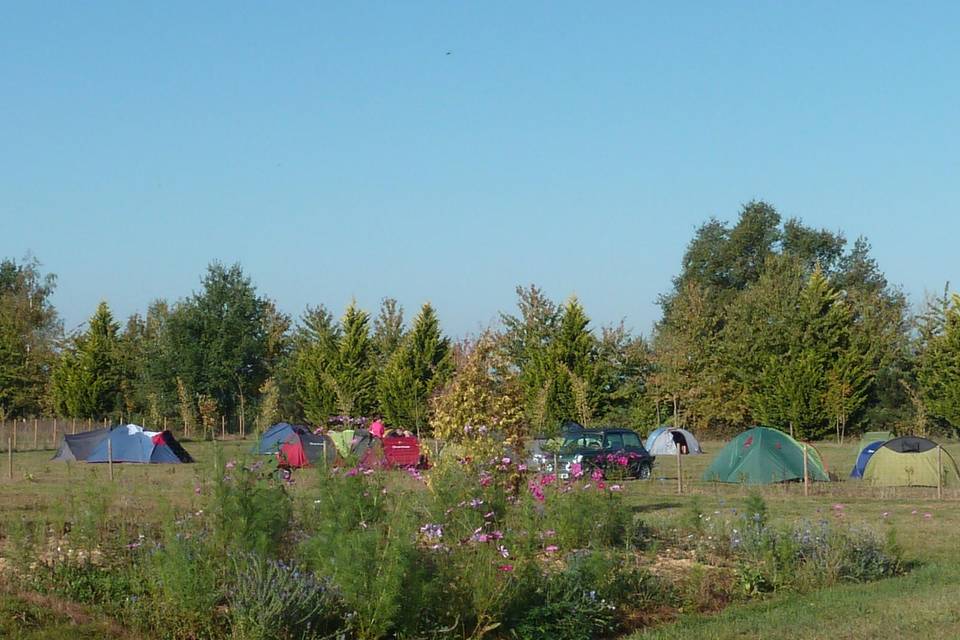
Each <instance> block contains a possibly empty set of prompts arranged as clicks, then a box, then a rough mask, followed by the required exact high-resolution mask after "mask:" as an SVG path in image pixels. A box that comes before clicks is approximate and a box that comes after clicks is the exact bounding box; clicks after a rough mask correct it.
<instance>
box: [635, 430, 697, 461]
mask: <svg viewBox="0 0 960 640" xmlns="http://www.w3.org/2000/svg"><path fill="white" fill-rule="evenodd" d="M678 441H679V443H680V444H681V445H682V444H686V445H687V451H686V453H688V454H691V455H696V454H699V453H703V450H702V449H700V443H699V442H697V439H696V437H694V435H693V434H692V433H690V432H689V431H687V430H686V429H674V428H672V427H660V428H659V429H655V430H654V431H653V433H651V434H650V435H649V436H648V437H647V443H646V449H647V451H649V452H650V454H651V455H654V456H675V455H677V444H678Z"/></svg>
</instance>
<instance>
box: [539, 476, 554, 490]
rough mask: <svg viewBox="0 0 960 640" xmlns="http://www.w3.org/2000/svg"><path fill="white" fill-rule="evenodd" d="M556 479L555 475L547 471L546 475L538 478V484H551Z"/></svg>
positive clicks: (542, 485) (543, 485)
mask: <svg viewBox="0 0 960 640" xmlns="http://www.w3.org/2000/svg"><path fill="white" fill-rule="evenodd" d="M556 479H557V476H555V475H554V474H552V473H548V474H547V475H545V476H543V477H542V478H540V486H541V487H545V486H547V485H548V484H553V483H554V481H556Z"/></svg>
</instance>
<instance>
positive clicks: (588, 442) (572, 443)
mask: <svg viewBox="0 0 960 640" xmlns="http://www.w3.org/2000/svg"><path fill="white" fill-rule="evenodd" d="M602 446H603V440H602V439H601V437H600V435H599V434H595V433H593V434H584V435H579V436H575V437H572V438H567V439H566V440H564V441H563V448H562V449H561V451H562V452H563V453H574V452H576V451H580V450H582V449H600V448H601V447H602Z"/></svg>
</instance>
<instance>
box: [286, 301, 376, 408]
mask: <svg viewBox="0 0 960 640" xmlns="http://www.w3.org/2000/svg"><path fill="white" fill-rule="evenodd" d="M369 322H370V317H369V315H368V314H367V313H366V312H365V311H362V310H360V309H359V308H357V306H356V304H354V303H350V305H349V306H348V307H347V310H346V311H345V312H344V314H343V318H342V320H341V321H340V322H339V324H337V323H334V321H333V317H332V316H331V315H330V313H329V312H328V311H327V310H326V309H325V308H323V307H322V306H321V307H317V308H316V309H309V310H308V311H307V313H306V314H305V315H304V326H303V329H301V331H300V334H299V335H298V337H297V340H296V346H295V347H294V364H293V376H294V380H295V384H296V388H297V395H298V398H299V401H300V404H301V406H302V407H303V411H304V414H305V415H306V416H307V418H308V419H309V420H311V421H312V422H314V423H316V424H323V423H325V422H326V420H327V418H328V417H330V416H331V415H334V414H337V413H339V414H341V415H369V414H371V413H372V412H373V411H374V410H375V407H376V369H375V356H376V354H375V352H374V344H373V342H372V340H371V338H370V330H369Z"/></svg>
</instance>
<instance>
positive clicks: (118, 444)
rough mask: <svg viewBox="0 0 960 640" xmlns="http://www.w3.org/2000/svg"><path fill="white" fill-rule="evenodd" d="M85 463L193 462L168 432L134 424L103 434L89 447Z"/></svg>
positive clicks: (78, 458)
mask: <svg viewBox="0 0 960 640" xmlns="http://www.w3.org/2000/svg"><path fill="white" fill-rule="evenodd" d="M76 459H77V460H85V461H86V462H108V461H110V460H111V459H112V460H113V461H114V462H136V463H142V464H180V463H181V462H193V458H191V457H190V454H189V453H187V452H186V450H185V449H184V448H183V447H181V446H180V443H179V442H177V440H176V439H175V438H174V437H173V435H172V434H171V433H170V432H169V431H159V432H157V431H145V430H144V429H143V427H141V426H138V425H135V424H126V425H118V426H115V427H112V428H111V429H110V430H109V431H107V432H105V433H103V436H102V439H101V440H100V441H99V442H97V444H96V446H94V447H92V449H91V450H90V452H89V454H88V455H87V456H86V457H85V458H81V457H77V458H76Z"/></svg>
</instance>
